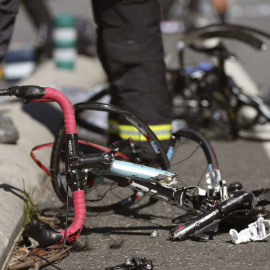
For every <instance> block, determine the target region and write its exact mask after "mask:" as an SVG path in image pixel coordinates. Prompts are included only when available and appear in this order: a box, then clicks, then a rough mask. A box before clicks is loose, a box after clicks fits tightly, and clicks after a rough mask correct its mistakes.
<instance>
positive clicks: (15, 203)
mask: <svg viewBox="0 0 270 270" xmlns="http://www.w3.org/2000/svg"><path fill="white" fill-rule="evenodd" d="M22 106H23V105H22V104H21V103H18V102H10V101H5V102H3V103H2V104H1V109H4V110H6V111H7V113H8V115H9V116H10V117H11V118H12V119H13V122H14V124H15V126H16V128H17V129H18V131H19V134H20V138H19V140H18V142H17V144H14V145H12V144H0V153H1V156H0V165H1V175H0V181H1V184H0V187H1V188H0V197H1V200H0V205H1V215H0V238H1V242H0V265H3V264H4V262H5V260H6V259H7V258H8V256H9V254H10V251H11V250H12V246H13V242H14V240H15V238H16V237H17V236H18V234H19V232H20V230H21V229H22V224H23V199H24V193H23V190H24V186H25V190H26V191H27V192H28V193H29V194H30V195H31V194H33V191H34V194H33V197H34V198H37V197H39V196H40V195H41V190H42V185H43V183H45V182H44V180H45V178H46V177H47V176H46V175H45V173H43V172H42V170H41V169H40V168H39V167H38V166H37V165H36V164H35V163H34V162H33V160H32V159H31V157H30V155H29V153H30V151H31V149H32V148H33V147H34V146H36V145H38V144H42V143H45V142H52V141H53V135H52V134H51V133H50V132H49V130H48V129H47V128H46V127H45V126H43V125H42V124H40V123H39V122H38V121H36V120H34V119H33V118H31V116H30V115H28V114H27V113H25V112H23V110H22ZM38 156H39V158H40V159H41V160H42V161H43V162H44V163H45V164H48V157H49V156H48V152H47V151H40V153H39V154H38Z"/></svg>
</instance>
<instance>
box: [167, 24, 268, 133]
mask: <svg viewBox="0 0 270 270" xmlns="http://www.w3.org/2000/svg"><path fill="white" fill-rule="evenodd" d="M261 37H264V38H267V39H269V38H270V35H269V34H267V33H265V32H262V31H259V30H256V29H253V28H248V27H245V26H240V25H229V24H226V25H210V26H207V27H204V28H200V29H196V30H194V31H193V32H191V33H190V34H189V35H187V36H186V37H184V38H183V40H182V41H180V42H179V43H178V50H179V62H180V68H179V69H176V70H169V71H168V72H169V74H170V81H169V85H170V90H171V96H172V101H173V108H174V118H175V119H182V120H185V122H186V124H187V125H188V126H189V127H191V128H194V129H196V130H199V131H200V132H202V133H203V134H204V135H205V136H207V137H210V138H213V137H214V138H225V137H232V138H237V137H238V134H239V131H240V130H247V129H250V128H252V127H253V126H254V125H257V124H265V123H267V122H269V121H270V107H269V106H268V105H267V104H266V103H265V102H264V100H263V99H262V98H260V97H259V96H254V95H250V94H247V93H246V92H244V91H243V90H245V89H241V87H239V85H238V84H237V83H236V82H235V80H234V79H233V78H232V77H231V76H230V75H228V74H227V72H226V70H225V62H226V61H227V60H231V61H236V59H237V58H236V56H235V55H234V54H233V53H232V52H230V50H229V49H228V48H227V46H226V45H225V43H224V42H223V40H225V39H233V40H236V41H240V42H243V43H245V44H247V45H249V46H251V47H252V48H253V49H255V50H258V51H262V50H265V49H266V45H265V43H264V42H263V41H262V39H261ZM210 38H220V39H221V40H219V42H218V43H217V44H216V45H215V46H213V47H209V46H205V43H204V41H205V40H207V39H210ZM186 49H190V50H193V51H195V52H198V53H201V54H204V55H206V56H207V57H210V58H211V59H212V60H214V61H212V62H201V63H199V64H198V65H196V66H192V67H187V66H186V65H185V51H186ZM244 108H249V109H252V110H253V115H252V117H250V116H247V115H245V114H244V113H243V109H244Z"/></svg>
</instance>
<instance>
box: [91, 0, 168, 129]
mask: <svg viewBox="0 0 270 270" xmlns="http://www.w3.org/2000/svg"><path fill="white" fill-rule="evenodd" d="M93 9H94V14H95V19H96V23H97V26H98V28H97V34H98V40H97V45H98V53H99V57H100V59H101V62H102V64H103V67H104V69H105V71H106V73H107V75H108V78H109V82H110V83H111V94H112V103H113V104H115V105H118V106H121V107H123V108H126V109H128V110H129V111H131V112H132V113H133V114H135V115H136V116H138V117H139V118H141V119H142V120H144V121H145V122H146V123H147V124H148V125H157V126H159V125H166V124H170V123H171V116H172V113H171V111H172V109H171V101H170V98H169V93H168V89H167V84H166V77H165V64H164V60H163V55H164V53H163V45H162V38H161V32H160V27H159V24H160V19H161V11H160V6H159V2H158V1H157V0H93Z"/></svg>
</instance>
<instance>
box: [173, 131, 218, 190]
mask: <svg viewBox="0 0 270 270" xmlns="http://www.w3.org/2000/svg"><path fill="white" fill-rule="evenodd" d="M182 140H183V142H182ZM183 146H186V148H184V147H183ZM170 148H172V149H171V151H172V152H173V155H172V156H171V157H170V158H169V159H170V167H171V168H170V170H171V171H172V172H173V173H176V174H177V175H178V176H179V178H180V180H179V185H181V186H199V187H202V188H204V189H206V190H207V187H206V182H205V183H203V182H202V181H201V180H202V179H201V178H198V177H197V176H198V175H200V176H201V177H202V174H204V175H206V173H204V172H205V167H206V168H209V166H210V167H211V169H212V170H218V161H217V157H216V154H215V151H214V149H213V147H212V145H211V143H210V142H209V141H208V140H207V139H206V138H205V137H204V136H203V135H202V134H201V133H199V132H197V131H195V130H192V129H190V128H184V129H180V130H178V131H177V132H175V133H173V134H172V140H171V143H170V146H169V151H170ZM194 149H195V150H196V151H200V153H199V155H200V156H199V157H195V158H193V157H191V155H190V153H192V155H194ZM179 154H180V155H179ZM178 155H179V156H178ZM186 157H188V158H190V159H191V160H190V161H189V163H190V164H188V163H187V162H185V164H184V165H183V166H181V162H179V160H183V161H186ZM192 158H193V160H192ZM197 169H198V173H197V172H196V170H197ZM186 173H187V175H185V176H184V174H186ZM195 174H196V176H195ZM193 175H194V177H193ZM184 177H188V180H183V178H184ZM192 181H193V182H192ZM194 181H196V182H194Z"/></svg>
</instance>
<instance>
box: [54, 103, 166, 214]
mask: <svg viewBox="0 0 270 270" xmlns="http://www.w3.org/2000/svg"><path fill="white" fill-rule="evenodd" d="M75 109H76V110H75V112H76V113H77V112H78V113H79V112H80V111H81V110H87V109H90V110H91V109H97V110H101V111H102V110H109V111H114V112H118V113H120V114H122V115H123V114H124V115H126V116H127V117H131V119H132V123H131V122H130V123H131V124H132V125H133V126H134V125H137V126H139V127H140V128H142V129H144V130H145V131H146V132H147V134H149V135H150V136H151V138H152V139H153V142H154V144H155V145H156V146H157V147H158V148H159V149H160V153H158V154H156V157H157V160H158V163H159V166H160V167H161V168H163V169H168V168H169V161H168V158H167V155H166V152H165V151H164V149H163V147H162V145H161V143H160V142H159V141H158V139H157V137H156V136H155V134H154V133H153V132H152V131H151V130H150V129H149V127H148V126H147V125H146V124H145V123H144V122H143V121H141V120H140V119H138V118H136V117H135V116H133V115H132V114H130V113H129V112H127V111H125V110H123V109H120V108H118V107H116V106H113V105H108V104H101V103H88V102H85V103H81V104H76V105H75ZM64 140H65V129H64V125H62V126H61V128H60V129H59V132H58V134H57V135H56V137H55V141H54V145H53V149H52V154H51V162H50V164H51V175H52V178H53V181H52V185H53V188H54V191H55V193H56V195H57V197H58V198H59V199H60V201H62V202H63V203H65V202H66V197H67V193H66V188H65V186H66V185H65V183H64V182H63V180H62V179H61V172H60V162H61V158H62V151H63V147H65V144H64ZM125 193H126V189H125V191H124V197H123V198H122V197H121V198H119V200H118V201H116V202H113V203H109V204H106V205H99V206H93V205H87V207H86V209H87V213H88V215H97V214H112V213H117V212H119V211H120V210H121V209H123V208H124V209H126V208H127V207H130V206H132V205H133V204H134V203H136V202H137V201H138V200H139V199H142V198H143V194H142V193H140V192H134V191H132V193H130V194H129V195H125Z"/></svg>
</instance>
